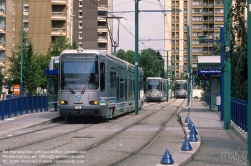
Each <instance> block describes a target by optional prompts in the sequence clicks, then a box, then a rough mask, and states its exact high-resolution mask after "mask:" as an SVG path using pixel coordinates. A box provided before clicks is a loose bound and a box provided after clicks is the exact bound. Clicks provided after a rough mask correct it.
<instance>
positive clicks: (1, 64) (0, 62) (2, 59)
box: [0, 58, 5, 67]
mask: <svg viewBox="0 0 251 166" xmlns="http://www.w3.org/2000/svg"><path fill="white" fill-rule="evenodd" d="M4 66H5V58H0V67H4Z"/></svg>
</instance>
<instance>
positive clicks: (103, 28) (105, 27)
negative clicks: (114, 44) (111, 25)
mask: <svg viewBox="0 0 251 166" xmlns="http://www.w3.org/2000/svg"><path fill="white" fill-rule="evenodd" d="M98 32H108V29H107V26H98Z"/></svg>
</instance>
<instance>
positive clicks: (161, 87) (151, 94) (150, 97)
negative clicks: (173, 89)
mask: <svg viewBox="0 0 251 166" xmlns="http://www.w3.org/2000/svg"><path fill="white" fill-rule="evenodd" d="M166 81H167V80H166V79H164V78H161V77H147V78H146V95H145V96H146V101H147V102H148V101H159V102H160V101H165V100H167V92H166V90H167V87H166V84H167V83H166Z"/></svg>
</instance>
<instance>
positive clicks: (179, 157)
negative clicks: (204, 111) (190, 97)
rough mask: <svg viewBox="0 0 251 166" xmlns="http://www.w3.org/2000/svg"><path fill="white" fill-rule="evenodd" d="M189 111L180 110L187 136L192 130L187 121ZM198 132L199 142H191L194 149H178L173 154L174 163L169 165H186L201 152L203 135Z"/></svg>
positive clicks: (160, 165)
mask: <svg viewBox="0 0 251 166" xmlns="http://www.w3.org/2000/svg"><path fill="white" fill-rule="evenodd" d="M186 116H187V113H186V112H180V114H179V118H180V119H181V120H180V121H181V125H182V127H183V129H184V131H186V136H187V138H189V132H190V130H189V129H188V127H187V123H185V122H184V121H185V119H186ZM197 132H198V134H197V135H196V137H197V138H198V141H197V142H189V143H190V145H191V147H192V150H191V151H182V150H179V151H177V152H176V153H175V154H174V155H173V157H172V158H173V161H174V163H173V164H168V165H172V166H185V165H187V164H188V163H189V162H191V161H192V160H193V159H194V158H195V156H196V155H197V154H198V153H199V150H200V147H201V137H200V135H199V131H197ZM165 165H167V164H157V165H156V166H165Z"/></svg>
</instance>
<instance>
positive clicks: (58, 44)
mask: <svg viewBox="0 0 251 166" xmlns="http://www.w3.org/2000/svg"><path fill="white" fill-rule="evenodd" d="M73 43H75V44H74V46H72V45H71V43H70V42H69V40H67V38H66V37H64V36H60V37H57V38H56V39H55V40H54V41H53V43H51V44H50V46H49V48H48V51H47V55H48V57H52V56H59V55H60V53H61V52H62V51H63V50H65V49H73V47H74V48H75V47H77V46H76V42H73Z"/></svg>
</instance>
